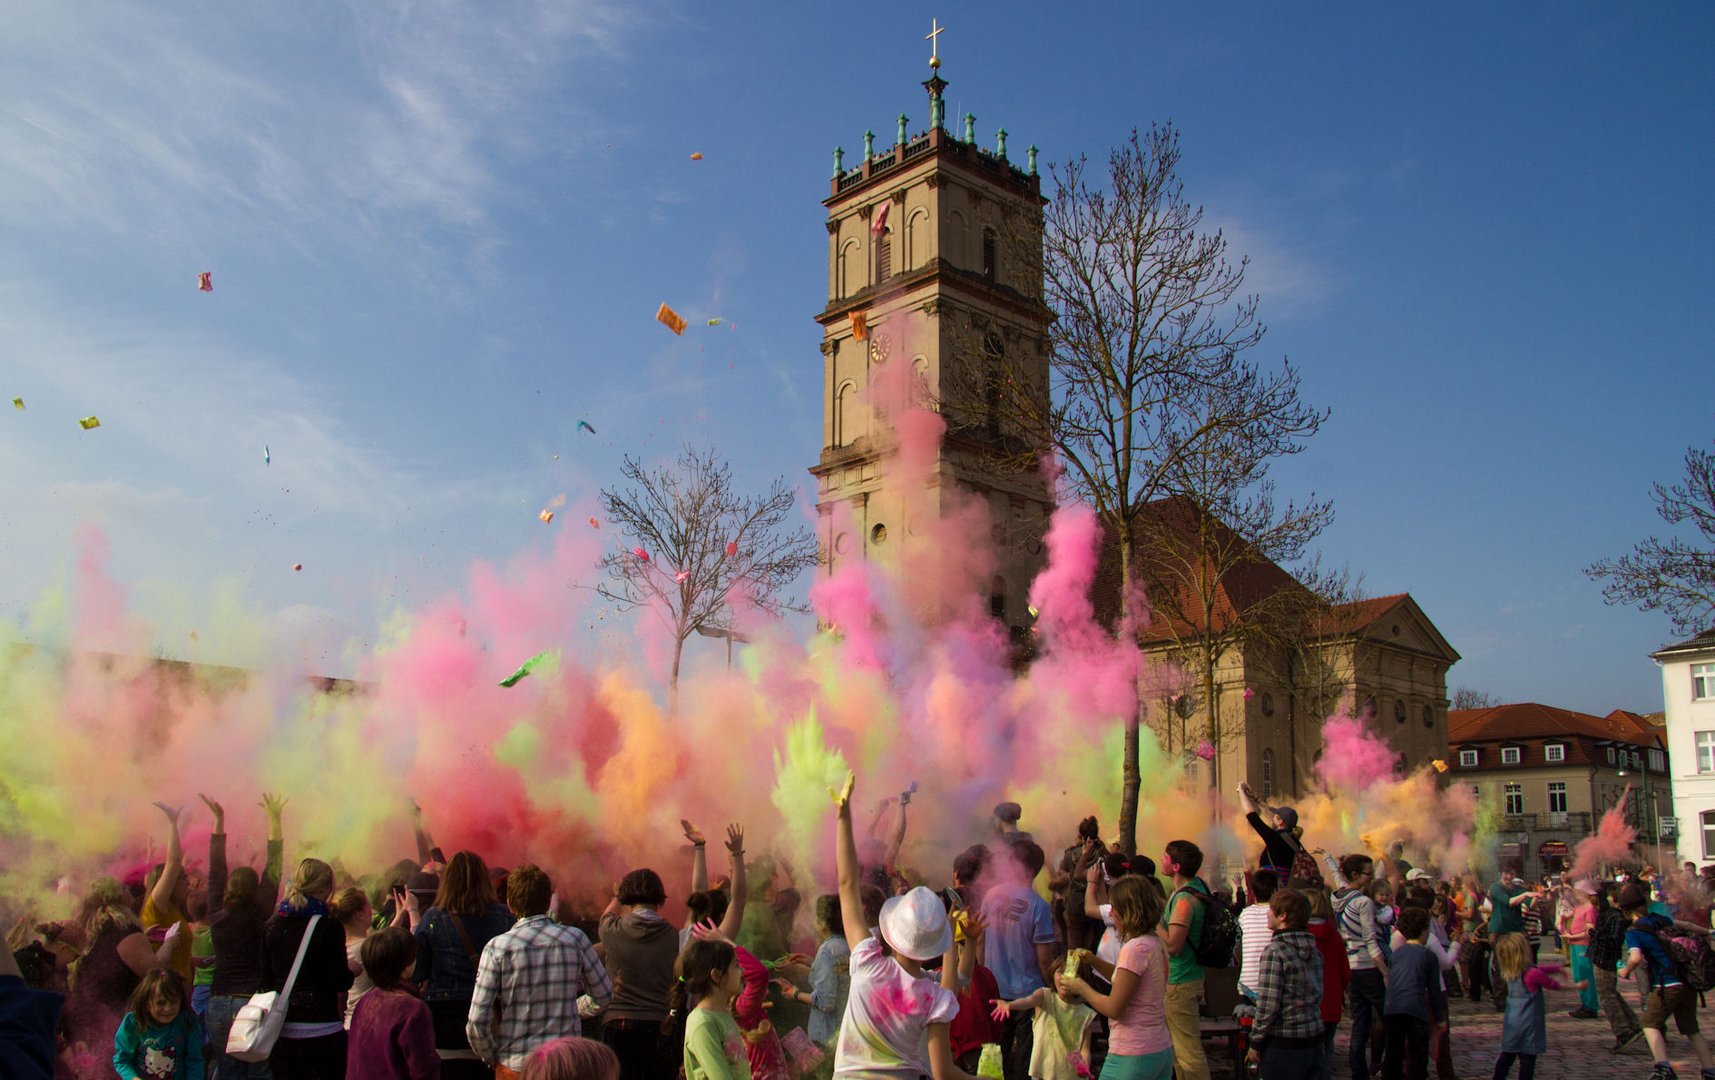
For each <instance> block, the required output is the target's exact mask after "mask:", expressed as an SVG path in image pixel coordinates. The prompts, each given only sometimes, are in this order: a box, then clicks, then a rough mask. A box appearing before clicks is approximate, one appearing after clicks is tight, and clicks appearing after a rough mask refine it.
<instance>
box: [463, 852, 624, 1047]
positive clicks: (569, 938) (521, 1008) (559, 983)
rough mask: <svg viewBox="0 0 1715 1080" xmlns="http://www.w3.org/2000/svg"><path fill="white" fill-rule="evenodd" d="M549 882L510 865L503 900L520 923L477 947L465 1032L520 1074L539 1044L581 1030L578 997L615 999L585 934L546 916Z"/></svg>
mask: <svg viewBox="0 0 1715 1080" xmlns="http://www.w3.org/2000/svg"><path fill="white" fill-rule="evenodd" d="M553 892H554V884H553V882H551V881H549V880H548V875H547V874H544V873H543V872H542V871H541V870H540V869H538V868H537V867H535V866H530V865H524V866H520V867H519V868H518V869H516V870H514V871H512V876H511V878H510V879H509V880H508V882H507V886H506V899H507V902H508V904H509V905H510V906H511V908H512V912H513V914H515V915H517V916H518V922H517V924H516V925H514V926H513V927H512V929H510V930H508V931H507V932H506V933H504V934H501V935H500V936H499V937H496V938H494V939H493V940H491V941H489V943H488V944H487V945H486V946H484V947H483V950H482V962H481V963H480V964H478V965H477V969H476V994H475V996H473V997H472V998H471V1002H470V1019H469V1020H467V1021H466V1023H465V1034H466V1035H468V1036H469V1038H470V1048H471V1049H472V1050H474V1051H475V1052H476V1055H477V1056H478V1057H480V1058H482V1060H484V1061H486V1062H488V1063H490V1064H493V1065H498V1066H500V1069H499V1072H498V1073H497V1075H498V1076H500V1077H502V1078H504V1077H506V1076H507V1074H508V1072H517V1071H519V1070H521V1069H523V1067H524V1058H525V1057H526V1056H527V1055H528V1054H529V1053H530V1051H532V1050H534V1049H536V1047H538V1046H540V1045H542V1044H543V1043H545V1042H548V1041H549V1040H552V1039H557V1038H559V1037H560V1036H562V1035H580V1034H582V1033H583V1022H582V1021H581V1020H580V1019H579V1017H578V995H580V994H588V995H589V996H590V999H591V1000H592V1001H594V1002H595V1003H596V1004H597V1005H606V1004H607V1003H608V1001H609V1000H610V999H611V998H612V997H613V983H612V982H610V981H609V980H608V977H607V969H606V968H604V967H602V963H601V960H600V959H599V958H598V957H597V956H596V954H595V949H594V947H592V946H591V945H590V939H589V938H587V937H585V936H584V934H583V931H581V930H578V929H577V928H576V927H572V926H561V925H560V924H559V923H557V922H555V921H554V920H553V918H552V917H551V916H550V915H549V914H548V901H549V898H550V897H551V896H552V895H553Z"/></svg>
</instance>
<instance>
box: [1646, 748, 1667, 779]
mask: <svg viewBox="0 0 1715 1080" xmlns="http://www.w3.org/2000/svg"><path fill="white" fill-rule="evenodd" d="M1649 767H1650V771H1651V772H1658V773H1662V774H1664V775H1665V774H1666V773H1667V755H1666V754H1664V753H1662V752H1661V751H1660V750H1651V751H1650V752H1649Z"/></svg>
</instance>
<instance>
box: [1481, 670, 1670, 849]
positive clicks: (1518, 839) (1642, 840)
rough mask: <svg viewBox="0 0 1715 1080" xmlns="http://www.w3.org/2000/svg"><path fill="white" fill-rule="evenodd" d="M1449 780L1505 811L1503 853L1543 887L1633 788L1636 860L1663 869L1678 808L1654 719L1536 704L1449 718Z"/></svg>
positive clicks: (1661, 732)
mask: <svg viewBox="0 0 1715 1080" xmlns="http://www.w3.org/2000/svg"><path fill="white" fill-rule="evenodd" d="M1447 742H1448V747H1447V752H1448V757H1447V764H1448V771H1447V778H1448V781H1449V782H1450V783H1460V784H1469V785H1470V786H1471V790H1472V793H1473V794H1475V795H1476V796H1477V797H1478V798H1479V799H1489V800H1493V801H1494V802H1496V803H1497V804H1498V805H1499V808H1500V810H1501V814H1502V817H1501V828H1500V845H1499V849H1498V851H1497V855H1498V856H1499V857H1500V858H1502V859H1512V860H1517V861H1518V862H1519V864H1520V865H1521V866H1522V867H1523V870H1524V875H1525V876H1526V877H1528V878H1532V879H1538V880H1540V879H1541V878H1543V877H1546V876H1548V875H1550V874H1555V873H1559V872H1560V871H1561V870H1563V869H1565V868H1566V866H1567V865H1569V864H1570V862H1571V856H1572V851H1573V848H1574V847H1576V845H1577V843H1578V841H1579V840H1582V839H1584V838H1585V837H1586V836H1589V835H1590V834H1591V833H1593V832H1595V831H1596V828H1597V826H1598V824H1599V822H1600V820H1601V817H1602V815H1603V814H1605V813H1607V812H1608V811H1609V810H1611V809H1612V808H1613V807H1614V806H1615V805H1617V804H1618V803H1619V802H1620V801H1621V799H1622V798H1624V797H1625V792H1626V789H1627V788H1628V787H1629V788H1631V790H1632V794H1631V798H1630V800H1629V801H1628V802H1627V804H1626V810H1625V815H1626V821H1627V822H1628V823H1629V824H1630V825H1631V826H1632V827H1633V828H1635V829H1636V830H1637V844H1636V850H1637V855H1638V858H1639V860H1640V861H1648V862H1652V863H1657V864H1658V865H1659V861H1660V859H1661V858H1662V857H1663V856H1665V855H1666V854H1669V853H1670V851H1671V848H1668V847H1666V846H1665V845H1671V844H1672V842H1673V837H1672V834H1671V831H1666V832H1664V831H1662V830H1661V829H1660V828H1659V826H1660V821H1659V818H1660V817H1662V816H1664V815H1665V814H1666V811H1667V809H1668V808H1669V807H1671V806H1672V805H1673V795H1672V785H1671V780H1670V770H1669V764H1670V758H1669V754H1668V742H1667V735H1666V731H1665V729H1664V728H1663V727H1662V726H1661V724H1660V722H1659V719H1658V718H1653V717H1649V716H1645V715H1642V714H1639V713H1633V712H1627V711H1625V710H1623V709H1615V710H1614V711H1613V712H1610V713H1608V714H1607V715H1606V716H1595V715H1592V714H1590V713H1583V712H1576V711H1574V710H1571V709H1560V708H1555V707H1554V706H1552V705H1541V704H1537V703H1535V702H1521V703H1518V704H1513V705H1496V706H1492V707H1490V708H1486V709H1456V710H1454V711H1453V712H1450V713H1448V714H1447Z"/></svg>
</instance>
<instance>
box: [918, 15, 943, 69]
mask: <svg viewBox="0 0 1715 1080" xmlns="http://www.w3.org/2000/svg"><path fill="white" fill-rule="evenodd" d="M945 29H947V28H946V27H945V26H942V25H941V24H940V22H939V21H938V20H936V19H930V20H929V32H928V33H927V34H925V35H923V40H924V41H927V42H928V43H929V67H930V69H931V70H935V69H938V68H940V66H941V43H940V42H939V41H937V40H935V39H936V38H939V37H940V36H941V32H942V31H943V30H945Z"/></svg>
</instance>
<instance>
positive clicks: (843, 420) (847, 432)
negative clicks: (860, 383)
mask: <svg viewBox="0 0 1715 1080" xmlns="http://www.w3.org/2000/svg"><path fill="white" fill-rule="evenodd" d="M856 401H857V386H856V385H855V384H854V383H851V382H843V383H841V384H840V388H839V390H838V391H837V392H836V393H835V394H834V425H833V426H834V447H835V448H836V449H838V448H839V447H842V446H849V445H851V442H852V430H851V427H852V424H853V422H854V421H855V420H856V417H854V416H852V408H853V406H854V405H855V403H856Z"/></svg>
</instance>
